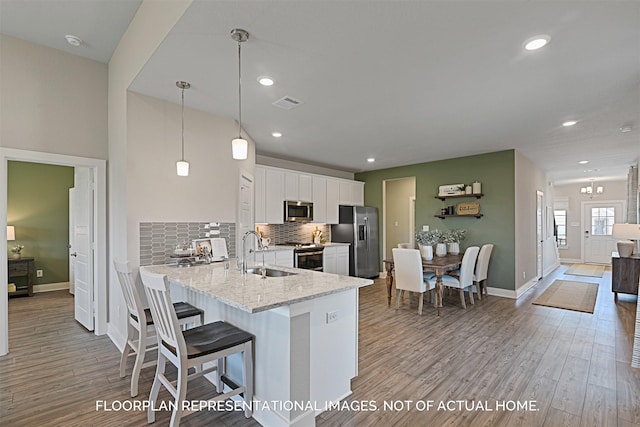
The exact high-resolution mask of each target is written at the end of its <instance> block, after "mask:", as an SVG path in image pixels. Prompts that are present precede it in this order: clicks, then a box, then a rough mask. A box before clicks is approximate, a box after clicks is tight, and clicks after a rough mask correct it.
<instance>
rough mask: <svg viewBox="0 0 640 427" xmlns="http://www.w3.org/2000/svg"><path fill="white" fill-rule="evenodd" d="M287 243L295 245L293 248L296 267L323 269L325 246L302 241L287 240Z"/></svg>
mask: <svg viewBox="0 0 640 427" xmlns="http://www.w3.org/2000/svg"><path fill="white" fill-rule="evenodd" d="M285 244H286V245H291V246H295V249H294V250H293V266H294V267H295V268H303V269H305V270H315V271H323V265H322V259H323V256H324V255H323V254H324V246H321V245H315V244H313V243H301V242H286V243H285Z"/></svg>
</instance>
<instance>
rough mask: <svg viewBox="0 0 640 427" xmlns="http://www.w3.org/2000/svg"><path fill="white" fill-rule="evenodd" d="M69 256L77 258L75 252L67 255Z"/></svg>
mask: <svg viewBox="0 0 640 427" xmlns="http://www.w3.org/2000/svg"><path fill="white" fill-rule="evenodd" d="M69 256H75V257H77V256H78V253H77V252H74V253H72V254H69Z"/></svg>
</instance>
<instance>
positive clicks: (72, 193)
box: [69, 188, 76, 295]
mask: <svg viewBox="0 0 640 427" xmlns="http://www.w3.org/2000/svg"><path fill="white" fill-rule="evenodd" d="M75 193H76V190H75V188H70V189H69V249H71V248H72V247H74V246H75V243H74V241H73V239H74V235H75V222H74V221H73V211H74V209H75V199H74V197H75ZM70 253H71V252H70ZM75 268H76V257H74V256H70V257H69V293H70V294H71V295H73V294H75V281H76V279H75Z"/></svg>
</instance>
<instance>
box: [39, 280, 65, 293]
mask: <svg viewBox="0 0 640 427" xmlns="http://www.w3.org/2000/svg"><path fill="white" fill-rule="evenodd" d="M65 289H66V290H69V282H59V283H44V284H42V285H33V293H34V294H37V293H40V292H52V291H63V290H65Z"/></svg>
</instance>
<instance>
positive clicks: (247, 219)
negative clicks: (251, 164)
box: [236, 171, 255, 257]
mask: <svg viewBox="0 0 640 427" xmlns="http://www.w3.org/2000/svg"><path fill="white" fill-rule="evenodd" d="M239 184H240V186H239V188H238V227H237V235H236V256H237V257H241V256H242V254H240V252H241V251H242V236H244V234H245V233H246V232H247V231H251V230H253V227H254V222H253V176H252V175H251V174H248V173H247V172H244V171H240V183H239ZM249 242H252V244H254V243H255V239H251V240H250V241H249ZM249 242H247V243H249Z"/></svg>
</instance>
